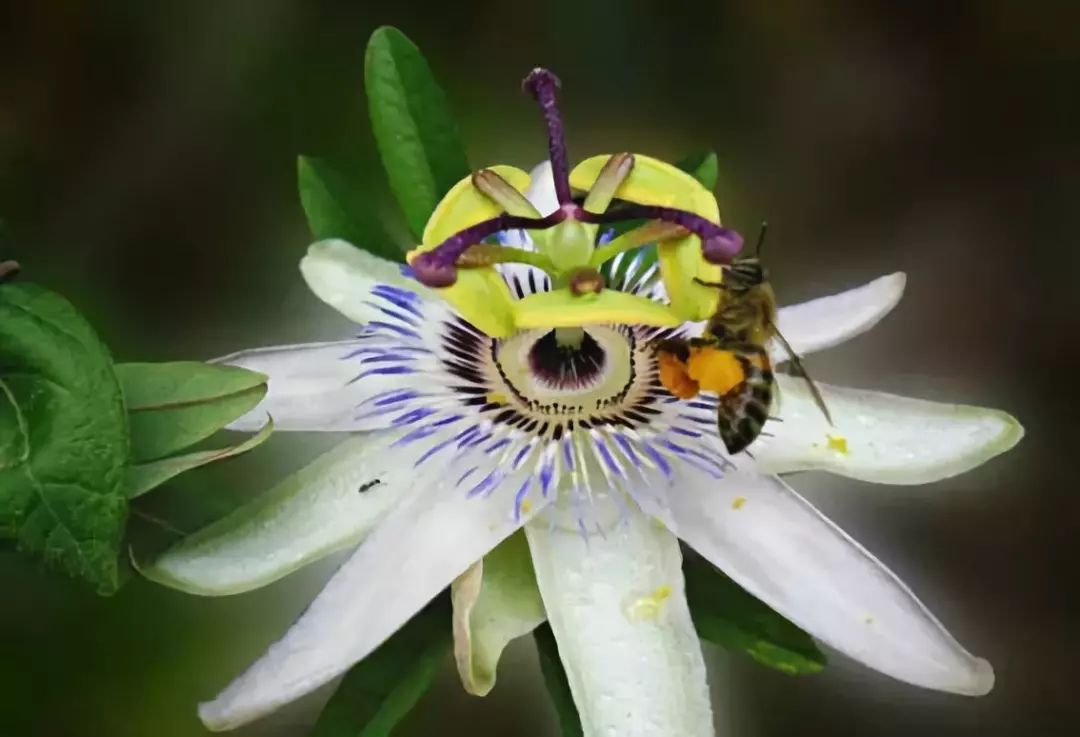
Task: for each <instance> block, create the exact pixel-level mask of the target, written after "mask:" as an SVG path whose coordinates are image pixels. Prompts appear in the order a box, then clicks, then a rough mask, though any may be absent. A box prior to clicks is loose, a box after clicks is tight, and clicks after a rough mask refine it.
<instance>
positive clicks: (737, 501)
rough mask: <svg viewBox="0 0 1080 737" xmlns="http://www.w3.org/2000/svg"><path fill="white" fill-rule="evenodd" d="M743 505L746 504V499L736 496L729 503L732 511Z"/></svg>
mask: <svg viewBox="0 0 1080 737" xmlns="http://www.w3.org/2000/svg"><path fill="white" fill-rule="evenodd" d="M744 504H746V497H745V496H737V497H735V498H734V499H733V500H732V501H731V508H732V509H734V510H739V509H742V508H743V505H744Z"/></svg>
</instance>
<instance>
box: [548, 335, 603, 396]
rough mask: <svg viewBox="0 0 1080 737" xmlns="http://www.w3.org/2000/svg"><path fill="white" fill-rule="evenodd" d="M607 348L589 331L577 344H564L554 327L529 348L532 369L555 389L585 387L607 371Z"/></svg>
mask: <svg viewBox="0 0 1080 737" xmlns="http://www.w3.org/2000/svg"><path fill="white" fill-rule="evenodd" d="M606 360H607V356H606V354H605V353H604V348H603V346H601V345H600V344H599V343H598V342H597V341H596V339H595V338H593V337H592V336H591V335H589V333H588V332H586V333H585V334H584V335H583V336H582V338H581V341H580V342H579V343H577V344H575V345H572V346H571V345H563V344H560V343H559V341H558V340H557V339H556V336H555V331H554V330H552V331H551V332H549V333H548V334H547V335H545V336H544V337H542V338H540V340H538V341H536V342H535V343H533V345H532V347H531V348H530V349H529V369H530V370H531V371H532V374H533V376H534V377H536V378H537V379H538V380H540V381H541V382H543V383H544V384H547V385H548V386H549V387H551V388H553V389H584V388H586V387H588V386H589V385H591V384H592V383H593V382H594V381H595V380H596V378H597V377H598V376H600V374H601V373H602V372H603V370H604V363H605V362H606Z"/></svg>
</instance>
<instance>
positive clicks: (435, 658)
mask: <svg viewBox="0 0 1080 737" xmlns="http://www.w3.org/2000/svg"><path fill="white" fill-rule="evenodd" d="M450 641H451V630H450V605H449V597H448V596H447V595H446V594H445V593H443V594H440V595H439V596H438V597H437V598H436V599H435V600H434V601H432V602H431V603H430V604H428V606H427V607H426V608H424V609H423V610H422V611H421V612H420V613H419V614H417V615H416V616H415V617H413V618H412V619H411V620H409V622H408V624H406V625H405V626H404V627H402V628H401V629H400V630H398V632H397V633H396V634H395V635H394V636H393V637H391V638H390V639H389V640H387V641H386V642H384V643H383V644H382V645H380V646H379V649H378V650H376V651H375V652H374V653H372V654H371V655H369V656H368V657H366V658H365V659H364V660H362V661H361V662H359V663H357V664H356V665H354V666H353V668H352V670H350V671H349V672H348V674H347V675H346V676H345V678H344V679H342V681H341V684H340V685H339V686H338V688H337V691H335V692H334V695H333V697H332V698H331V699H330V702H329V703H328V704H327V705H326V708H325V709H323V712H322V714H321V715H319V720H318V721H317V722H316V723H315V728H314V729H313V730H312V732H311V737H386V735H389V734H390V732H391V730H392V729H393V728H394V726H395V725H396V724H397V723H398V722H400V721H401V720H402V719H403V718H404V717H405V716H406V715H407V714H408V713H409V712H410V711H411V710H412V708H413V707H414V706H416V704H417V702H418V701H420V697H421V696H423V695H424V694H425V693H426V692H427V690H428V688H430V686H431V683H432V681H433V680H434V678H435V674H436V673H437V672H438V669H439V665H440V663H441V662H442V660H443V658H444V657H445V656H446V653H447V652H448V651H449V649H450Z"/></svg>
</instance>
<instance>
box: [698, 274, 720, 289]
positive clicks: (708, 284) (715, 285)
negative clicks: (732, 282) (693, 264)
mask: <svg viewBox="0 0 1080 737" xmlns="http://www.w3.org/2000/svg"><path fill="white" fill-rule="evenodd" d="M694 283H695V284H700V285H701V286H703V287H713V288H714V289H726V288H727V285H726V284H724V283H722V282H718V281H705V280H704V279H699V278H698V277H696V276H695V277H694Z"/></svg>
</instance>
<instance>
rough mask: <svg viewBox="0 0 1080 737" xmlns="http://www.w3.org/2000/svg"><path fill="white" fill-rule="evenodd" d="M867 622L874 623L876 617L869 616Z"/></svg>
mask: <svg viewBox="0 0 1080 737" xmlns="http://www.w3.org/2000/svg"><path fill="white" fill-rule="evenodd" d="M866 623H867V624H873V623H874V618H873V617H867V618H866Z"/></svg>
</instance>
